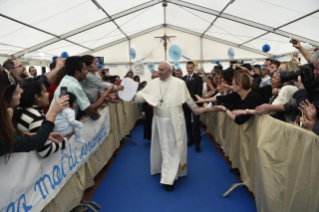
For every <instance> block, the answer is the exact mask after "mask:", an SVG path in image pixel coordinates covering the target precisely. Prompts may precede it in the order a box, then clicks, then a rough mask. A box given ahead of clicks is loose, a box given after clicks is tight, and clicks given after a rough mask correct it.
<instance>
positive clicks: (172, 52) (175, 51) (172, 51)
mask: <svg viewBox="0 0 319 212" xmlns="http://www.w3.org/2000/svg"><path fill="white" fill-rule="evenodd" d="M168 54H169V57H170V58H171V59H172V60H174V61H178V60H179V59H180V58H181V57H182V50H181V48H180V47H179V46H177V45H173V46H171V47H170V48H169V50H168Z"/></svg>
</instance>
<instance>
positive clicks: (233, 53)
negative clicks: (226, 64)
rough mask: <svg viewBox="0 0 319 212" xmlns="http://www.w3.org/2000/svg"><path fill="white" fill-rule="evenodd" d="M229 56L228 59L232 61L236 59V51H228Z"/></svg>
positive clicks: (230, 49)
mask: <svg viewBox="0 0 319 212" xmlns="http://www.w3.org/2000/svg"><path fill="white" fill-rule="evenodd" d="M227 55H228V58H229V59H230V60H232V59H234V57H235V51H234V49H233V48H229V49H228V51H227Z"/></svg>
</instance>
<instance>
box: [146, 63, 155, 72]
mask: <svg viewBox="0 0 319 212" xmlns="http://www.w3.org/2000/svg"><path fill="white" fill-rule="evenodd" d="M147 68H148V69H149V70H153V69H155V64H154V63H153V62H148V63H147Z"/></svg>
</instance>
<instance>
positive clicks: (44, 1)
mask: <svg viewBox="0 0 319 212" xmlns="http://www.w3.org/2000/svg"><path fill="white" fill-rule="evenodd" d="M163 3H167V7H163V5H162V4H163ZM318 20H319V1H318V0H304V1H297V0H281V1H276V0H235V1H233V0H232V1H229V0H196V1H195V0H185V1H181V0H167V1H163V0H152V1H146V0H134V1H133V0H120V1H113V0H68V1H62V0H54V1H48V0H33V1H23V0H1V1H0V26H1V31H0V38H1V39H0V56H4V57H15V58H19V57H21V56H23V55H24V54H26V53H30V54H31V55H32V57H33V58H34V59H37V60H46V61H51V58H52V56H58V55H60V54H61V52H63V51H66V52H68V53H69V55H81V54H88V53H89V54H95V52H97V51H100V50H103V49H105V48H108V47H111V46H113V45H116V44H119V43H121V42H127V41H131V40H132V39H134V38H137V37H139V36H142V35H144V34H147V33H151V32H154V31H156V30H158V29H161V28H163V29H164V31H163V32H164V33H165V32H166V30H168V29H171V30H177V31H179V32H184V33H187V34H191V35H194V36H198V37H199V38H200V39H206V40H211V41H214V42H215V41H216V42H219V43H222V44H225V45H228V46H229V47H236V48H239V49H243V50H246V51H250V52H254V53H257V54H259V55H260V56H263V57H270V56H275V55H280V54H284V53H287V52H292V51H295V50H296V49H294V48H293V47H292V45H291V44H290V43H289V38H291V37H293V38H298V39H300V40H301V41H302V42H303V44H304V43H308V44H310V45H312V46H313V47H314V46H319V27H318V25H319V24H318ZM162 35H163V34H162ZM162 35H161V34H157V36H162ZM175 40H178V38H176V39H175ZM127 44H128V46H130V42H127ZM264 44H269V45H270V46H271V49H270V51H269V52H268V53H264V52H262V46H263V45H264ZM184 45H188V44H187V43H185V44H184ZM201 47H202V45H200V48H201ZM126 51H127V50H126ZM200 52H203V49H201V50H199V51H198V56H197V58H196V59H203V55H200ZM147 53H148V52H146V53H145V54H147ZM125 54H127V53H125ZM211 59H214V58H212V57H211ZM225 59H226V57H225ZM121 62H128V61H121Z"/></svg>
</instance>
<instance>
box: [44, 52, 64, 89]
mask: <svg viewBox="0 0 319 212" xmlns="http://www.w3.org/2000/svg"><path fill="white" fill-rule="evenodd" d="M65 60H66V58H59V59H58V60H57V61H56V66H55V68H54V69H53V70H52V71H50V72H48V73H46V74H45V76H46V77H47V78H48V81H49V83H51V82H52V81H53V79H54V77H55V75H56V74H57V73H58V72H59V71H60V70H61V69H62V68H63V66H64V62H65Z"/></svg>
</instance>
